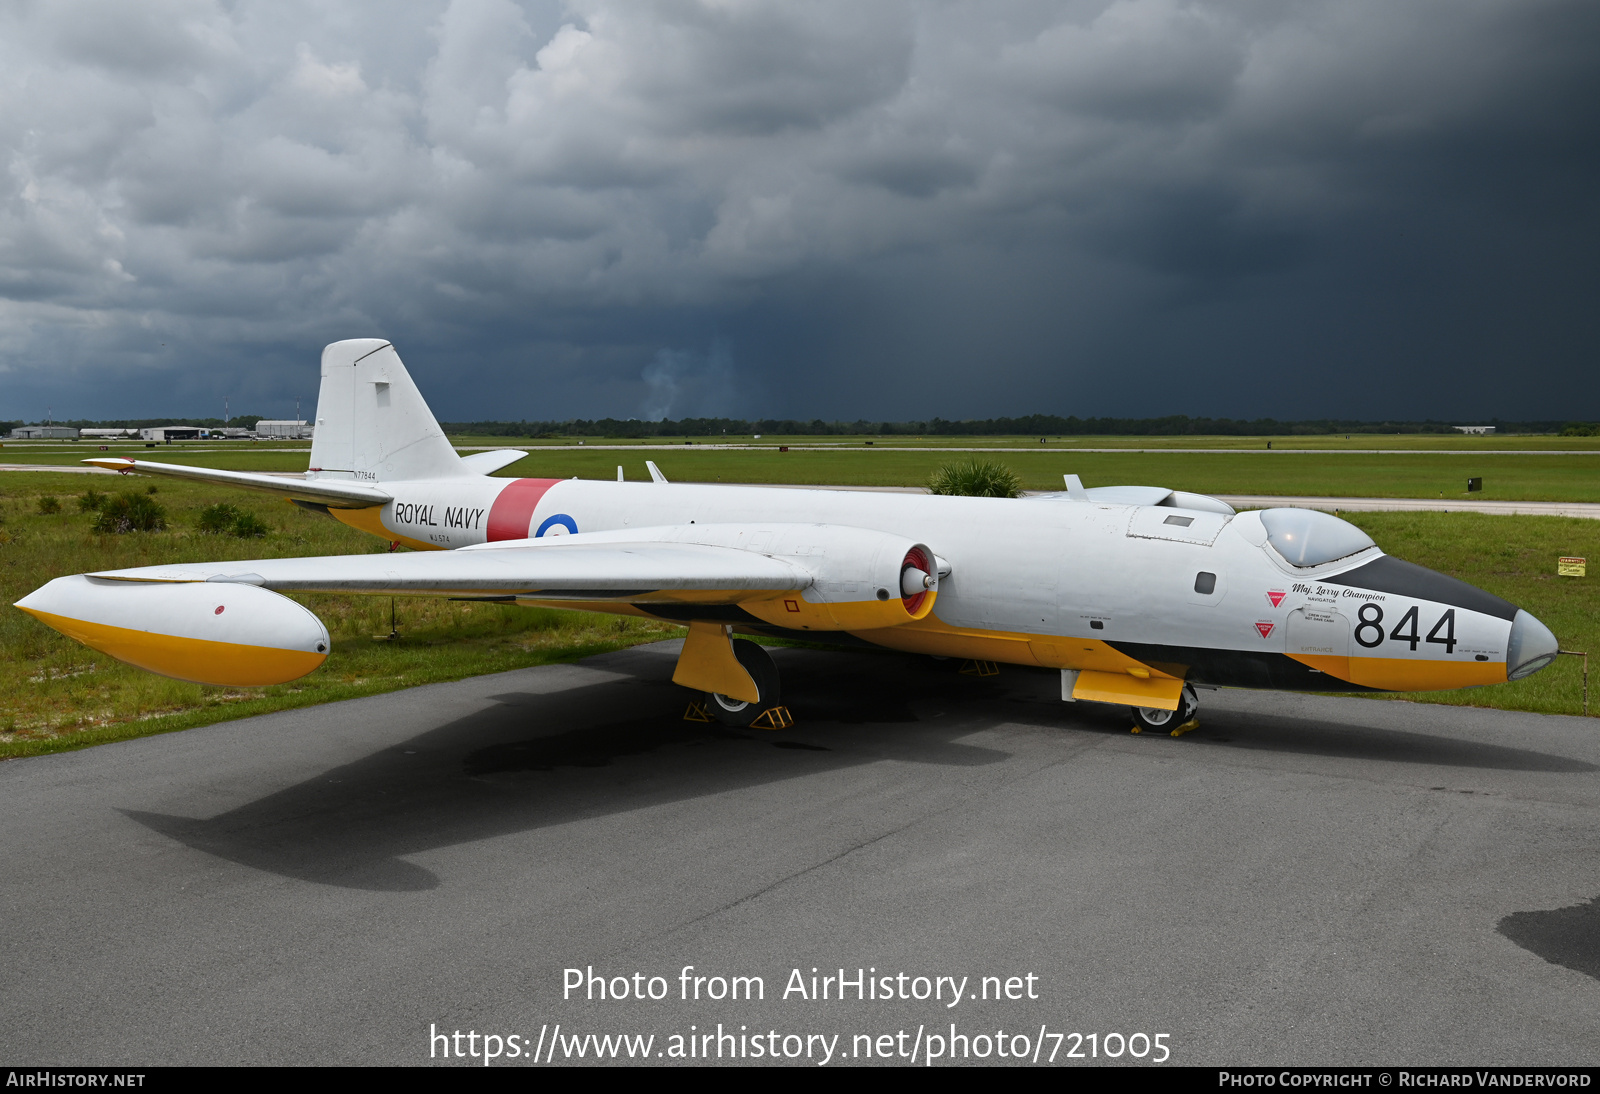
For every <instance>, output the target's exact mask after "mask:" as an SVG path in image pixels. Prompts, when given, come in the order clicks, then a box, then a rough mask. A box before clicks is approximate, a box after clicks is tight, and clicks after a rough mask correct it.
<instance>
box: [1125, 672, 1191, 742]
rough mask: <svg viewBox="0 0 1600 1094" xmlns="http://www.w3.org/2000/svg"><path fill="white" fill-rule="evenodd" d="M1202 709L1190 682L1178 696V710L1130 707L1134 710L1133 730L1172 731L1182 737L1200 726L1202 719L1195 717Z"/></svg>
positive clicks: (1139, 731)
mask: <svg viewBox="0 0 1600 1094" xmlns="http://www.w3.org/2000/svg"><path fill="white" fill-rule="evenodd" d="M1199 709H1200V700H1199V698H1198V697H1197V696H1196V695H1195V693H1194V688H1192V687H1190V686H1189V685H1188V684H1185V685H1183V691H1182V692H1181V693H1180V694H1179V696H1178V709H1177V710H1162V709H1161V708H1160V707H1130V708H1129V710H1131V711H1132V712H1133V731H1134V732H1135V733H1170V734H1171V735H1172V736H1174V737H1181V736H1183V735H1184V734H1185V733H1188V732H1189V731H1190V730H1191V729H1198V728H1200V720H1199V719H1198V718H1196V717H1195V714H1196V712H1198V711H1199Z"/></svg>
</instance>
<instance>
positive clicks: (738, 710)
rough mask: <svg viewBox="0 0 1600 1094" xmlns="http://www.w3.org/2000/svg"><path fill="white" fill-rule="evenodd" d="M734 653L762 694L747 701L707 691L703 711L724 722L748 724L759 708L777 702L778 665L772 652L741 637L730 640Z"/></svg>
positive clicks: (766, 708)
mask: <svg viewBox="0 0 1600 1094" xmlns="http://www.w3.org/2000/svg"><path fill="white" fill-rule="evenodd" d="M733 655H734V657H736V658H738V659H739V664H741V665H743V666H744V671H746V672H748V673H749V674H750V679H752V680H754V681H755V682H756V691H757V692H759V693H760V695H761V698H760V699H759V700H757V701H756V702H754V703H747V702H745V701H744V700H743V699H733V698H730V697H729V696H726V695H718V694H717V693H716V692H713V691H708V692H706V712H707V713H708V714H710V715H711V716H712V717H713V718H715V719H716V720H717V721H719V722H721V723H722V724H723V725H729V726H747V725H749V724H750V723H751V722H753V721H755V720H756V719H757V718H758V717H760V715H761V712H762V711H764V710H768V709H770V708H772V707H775V706H777V705H778V666H777V665H774V664H773V663H772V655H771V654H769V653H767V651H766V650H765V649H763V648H762V647H761V646H758V645H756V644H755V643H754V642H751V641H749V640H748V639H744V638H735V639H734V640H733Z"/></svg>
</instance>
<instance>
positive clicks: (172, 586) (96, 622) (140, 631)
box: [17, 574, 332, 687]
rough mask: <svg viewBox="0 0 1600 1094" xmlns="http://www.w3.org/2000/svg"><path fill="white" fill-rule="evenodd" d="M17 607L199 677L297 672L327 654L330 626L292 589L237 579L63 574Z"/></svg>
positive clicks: (88, 641)
mask: <svg viewBox="0 0 1600 1094" xmlns="http://www.w3.org/2000/svg"><path fill="white" fill-rule="evenodd" d="M17 607H19V608H21V609H22V610H23V611H25V612H27V613H28V614H29V615H31V616H34V617H35V618H36V619H38V620H40V621H41V622H43V623H45V624H46V625H48V626H50V627H53V628H55V629H56V630H58V631H60V632H61V633H62V634H64V635H66V636H67V637H68V638H73V639H76V640H77V641H79V642H82V643H83V644H84V645H86V646H90V647H92V648H94V649H97V650H99V651H100V652H101V653H104V654H108V655H110V656H112V657H115V658H116V659H117V660H118V661H125V662H127V663H128V664H130V665H134V666H137V667H138V668H141V669H146V670H148V671H150V672H155V673H159V674H161V675H162V676H170V677H172V678H174V679H176V680H188V681H191V682H193V683H196V684H222V685H227V686H231V687H259V686H262V685H265V684H284V683H288V682H289V681H290V680H298V679H299V678H300V677H302V676H304V675H305V674H306V673H308V672H310V671H312V670H313V669H315V668H316V667H317V666H319V665H321V664H322V662H323V661H325V660H327V657H328V650H329V649H330V647H331V645H332V643H331V642H330V641H329V638H328V629H327V628H326V627H324V626H323V625H322V621H321V620H320V619H318V618H317V617H316V616H315V615H312V614H311V612H310V611H308V610H307V609H306V608H303V607H301V606H300V605H299V604H297V603H295V602H294V601H293V600H290V599H289V598H288V597H286V596H281V595H279V594H278V593H274V592H270V591H268V590H266V589H260V588H257V587H255V586H254V585H245V584H240V583H238V582H231V581H196V582H183V583H168V582H141V581H108V580H105V579H103V578H93V577H85V576H83V575H81V574H79V575H76V576H73V577H58V578H56V579H55V580H54V581H52V582H50V583H49V584H48V585H45V586H44V587H43V588H40V589H36V590H34V591H33V592H32V593H29V594H28V595H27V596H25V597H24V598H22V599H21V600H19V601H17Z"/></svg>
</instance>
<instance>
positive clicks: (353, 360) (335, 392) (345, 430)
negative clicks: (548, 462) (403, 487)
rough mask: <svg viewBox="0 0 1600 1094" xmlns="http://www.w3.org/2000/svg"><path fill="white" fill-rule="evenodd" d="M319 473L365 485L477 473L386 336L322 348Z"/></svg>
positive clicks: (315, 456)
mask: <svg viewBox="0 0 1600 1094" xmlns="http://www.w3.org/2000/svg"><path fill="white" fill-rule="evenodd" d="M311 471H312V477H314V478H327V479H334V480H345V481H349V480H355V481H358V482H384V481H387V480H395V479H443V478H453V477H455V476H458V475H468V474H470V472H469V471H468V470H467V469H466V468H465V467H463V466H462V464H461V458H460V457H459V456H457V455H456V451H455V449H453V448H451V447H450V442H449V441H447V440H445V436H444V431H443V430H441V429H440V428H439V423H438V422H437V421H435V420H434V417H433V412H432V411H431V410H429V409H428V404H427V403H426V402H424V401H423V399H422V393H421V392H420V391H418V390H417V385H416V384H415V383H413V382H412V380H411V374H410V373H408V372H407V371H406V367H405V365H403V364H401V363H400V355H399V354H398V353H396V352H395V351H394V347H393V346H391V345H390V344H389V343H388V342H385V341H384V340H383V339H381V338H352V339H350V340H348V341H345V342H335V343H333V344H332V345H330V346H328V347H327V348H325V349H324V350H323V351H322V390H321V391H320V392H319V393H318V395H317V429H316V433H315V435H314V436H313V439H312V441H311Z"/></svg>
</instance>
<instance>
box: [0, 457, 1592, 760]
mask: <svg viewBox="0 0 1600 1094" xmlns="http://www.w3.org/2000/svg"><path fill="white" fill-rule="evenodd" d="M172 447H173V448H174V449H177V448H179V446H172ZM302 448H303V446H302ZM10 453H11V449H10V448H9V447H8V448H7V450H6V452H5V453H4V455H6V456H7V457H9V455H10ZM180 454H181V453H180V452H171V453H169V452H163V453H162V456H163V458H164V459H172V460H173V462H178V461H177V459H176V458H175V457H176V456H178V455H180ZM193 455H194V457H195V462H205V463H222V462H223V461H221V460H218V459H216V458H215V454H213V453H204V454H203V458H202V454H199V453H196V454H193ZM230 455H231V458H232V459H233V460H236V461H239V462H236V463H234V466H239V463H248V464H253V465H254V466H256V467H258V468H260V466H261V464H263V463H266V464H269V465H271V464H274V463H275V467H272V468H271V469H283V470H287V469H290V468H293V467H304V463H305V455H304V453H303V451H291V452H286V453H271V452H264V451H260V450H259V449H256V450H243V449H241V450H234V451H233V452H232V453H230ZM617 455H618V454H616V453H609V452H584V451H582V449H579V448H576V447H572V448H564V449H562V450H559V451H550V450H545V451H542V452H539V453H536V454H535V455H534V456H530V457H529V459H527V460H525V461H523V464H525V465H531V466H525V467H522V468H517V470H520V471H521V472H522V473H523V474H530V475H535V474H536V475H550V476H557V477H566V476H568V475H574V474H577V475H581V476H583V477H593V478H608V479H609V478H612V477H614V474H615V471H614V469H615V466H616V463H617V462H618V460H617ZM623 455H625V454H623ZM56 458H57V459H59V458H60V457H56ZM1493 458H1494V459H1499V460H1504V461H1507V462H1506V464H1505V466H1503V467H1502V468H1501V469H1500V471H1499V472H1498V473H1496V472H1490V471H1487V470H1484V469H1483V468H1484V466H1485V464H1484V462H1483V461H1476V460H1475V461H1473V473H1474V474H1484V475H1485V476H1486V485H1491V486H1492V485H1494V484H1495V483H1497V482H1499V481H1501V480H1503V481H1504V482H1506V483H1512V484H1516V485H1515V487H1514V489H1513V487H1511V486H1504V485H1502V487H1501V489H1500V490H1499V491H1495V490H1488V491H1485V493H1484V495H1483V496H1485V497H1491V498H1492V497H1497V496H1498V497H1505V496H1508V494H1511V496H1522V497H1539V496H1545V497H1552V496H1553V497H1557V498H1562V499H1574V498H1576V499H1579V500H1600V497H1597V496H1595V495H1596V491H1595V489H1594V488H1593V486H1592V485H1591V484H1592V482H1593V480H1594V478H1595V474H1596V472H1595V471H1590V470H1589V467H1590V466H1591V464H1590V461H1589V460H1588V459H1587V458H1586V457H1559V456H1527V457H1517V456H1497V457H1493ZM948 459H949V457H948V455H947V454H941V453H939V452H928V453H917V452H904V451H902V452H893V451H883V450H877V449H876V448H874V449H872V450H868V451H866V452H861V451H856V450H852V451H848V452H846V451H832V452H814V453H813V452H788V453H778V452H776V451H767V450H753V451H745V452H734V451H721V452H718V451H711V450H706V449H703V448H702V449H700V450H699V451H696V450H694V449H688V448H686V449H685V452H684V455H683V456H682V457H681V458H672V459H671V460H670V461H660V462H665V463H666V466H665V468H664V470H665V471H666V472H667V474H668V475H669V476H671V477H674V478H677V479H684V480H687V479H693V478H697V477H698V478H701V479H704V480H711V481H715V479H716V478H719V477H720V478H723V481H728V482H735V481H745V482H816V483H858V484H863V485H921V484H922V483H924V482H926V480H927V477H928V475H929V474H930V473H931V472H932V471H933V470H934V469H935V468H936V467H938V466H939V465H940V464H941V463H943V462H946V461H948ZM1485 459H1486V460H1487V459H1489V457H1485ZM1368 460H1370V461H1372V462H1371V463H1367V462H1364V461H1368ZM1097 461H1098V462H1097ZM624 462H625V463H626V462H628V461H624ZM632 462H636V463H639V464H640V465H641V466H640V467H639V468H637V470H638V471H639V472H640V473H639V474H638V475H635V476H630V477H634V478H641V479H642V478H644V475H643V468H642V460H634V461H632ZM1005 462H1006V463H1008V465H1010V466H1011V467H1013V468H1014V469H1016V470H1017V471H1018V472H1019V473H1020V474H1021V475H1022V477H1023V479H1024V482H1025V484H1027V485H1029V486H1032V487H1034V488H1039V487H1056V486H1059V483H1060V477H1059V476H1060V472H1061V471H1062V470H1071V471H1075V472H1077V473H1079V474H1081V475H1083V476H1084V477H1085V479H1086V481H1087V483H1088V484H1089V485H1107V484H1112V483H1130V482H1132V483H1139V482H1143V483H1159V484H1161V485H1166V486H1172V487H1177V488H1182V489H1190V490H1199V491H1202V492H1210V493H1271V492H1283V493H1300V492H1303V493H1308V494H1355V495H1359V494H1369V495H1371V494H1378V495H1400V496H1406V494H1407V492H1408V491H1410V492H1411V496H1419V495H1420V496H1428V495H1427V494H1426V493H1425V491H1426V490H1427V489H1431V488H1432V487H1433V486H1434V485H1435V484H1436V480H1437V485H1438V486H1440V487H1441V492H1442V488H1443V487H1444V486H1445V485H1446V483H1445V481H1444V479H1443V478H1442V477H1441V476H1442V475H1443V473H1444V470H1450V471H1451V475H1452V477H1451V478H1450V480H1449V481H1450V483H1451V484H1453V483H1454V482H1455V481H1456V480H1457V479H1459V478H1461V477H1463V474H1462V469H1463V466H1464V465H1463V462H1462V461H1461V460H1460V458H1459V457H1454V456H1427V455H1415V456H1403V457H1389V458H1380V457H1362V456H1350V455H1341V456H1337V457H1332V458H1319V457H1315V456H1306V457H1298V456H1296V457H1288V456H1284V455H1280V454H1277V453H1274V455H1272V456H1268V457H1257V456H1253V455H1243V454H1225V453H1209V454H1208V453H1197V454H1195V455H1193V456H1189V455H1178V456H1172V455H1158V454H1147V453H1127V454H1120V453H1115V454H1091V453H1083V454H1080V455H1079V456H1077V457H1071V458H1068V457H1064V456H1063V454H1062V453H1059V452H1053V453H1033V452H1031V451H1026V450H1024V451H1023V452H1019V453H1018V455H1017V456H1016V457H1015V458H1013V457H1006V458H1005ZM1357 464H1359V466H1360V469H1361V474H1360V477H1359V482H1353V481H1351V480H1349V479H1341V478H1340V477H1339V473H1340V472H1341V471H1344V470H1346V469H1349V468H1351V467H1353V466H1356V465H1357ZM1441 468H1442V469H1441ZM1596 468H1597V471H1600V465H1596ZM262 469H266V468H262ZM696 472H698V473H699V474H696ZM1408 476H1409V477H1408ZM151 483H154V484H156V485H157V488H158V491H159V493H158V494H157V495H155V497H156V499H157V500H158V501H159V502H160V503H161V504H162V505H163V506H164V507H165V508H166V510H167V514H168V523H169V527H168V528H167V529H166V530H164V531H159V532H146V533H137V532H136V533H129V534H126V535H97V534H95V533H94V532H93V531H92V529H91V525H92V522H93V520H94V518H95V516H96V513H95V511H94V510H93V509H89V510H81V509H80V507H79V505H78V503H77V498H78V497H79V496H80V495H82V494H83V493H84V492H85V491H87V490H89V489H91V488H93V489H97V490H100V491H103V492H104V491H109V492H111V493H112V494H113V495H115V493H117V492H119V491H121V490H126V489H130V488H132V487H133V485H134V484H138V485H139V487H141V488H142V487H144V486H147V485H149V484H151ZM1274 486H1276V487H1278V488H1279V489H1278V490H1277V491H1274V490H1273V489H1271V488H1272V487H1274ZM1361 486H1365V487H1366V488H1365V489H1360V488H1356V487H1361ZM1518 492H1520V495H1519V493H1518ZM45 496H50V497H56V498H58V499H59V501H60V502H61V505H60V512H57V513H53V514H42V513H40V512H39V507H38V501H39V498H41V497H45ZM219 501H225V502H226V503H227V504H229V505H232V506H234V507H235V508H236V509H237V510H238V511H239V512H240V513H241V514H244V515H248V516H250V517H251V518H253V519H255V520H259V521H261V522H263V523H264V524H265V525H267V527H268V534H267V535H266V536H265V537H264V538H261V539H239V538H236V537H234V536H231V535H214V534H212V535H208V534H204V533H202V532H200V531H199V530H198V527H197V526H198V523H199V518H200V514H201V511H202V510H203V509H204V508H205V507H207V506H209V505H213V504H215V503H217V502H219ZM1347 519H1350V520H1351V521H1353V522H1355V523H1357V524H1359V525H1361V526H1362V527H1363V528H1365V529H1367V531H1368V532H1369V533H1370V534H1371V535H1372V536H1373V538H1374V539H1376V540H1377V541H1378V543H1379V544H1380V545H1382V546H1383V547H1384V549H1385V550H1387V551H1388V552H1389V553H1391V554H1394V555H1396V556H1398V557H1400V558H1405V559H1409V560H1411V561H1413V562H1417V563H1420V564H1422V565H1424V566H1428V567H1430V568H1433V569H1437V570H1441V571H1443V572H1445V573H1450V574H1453V575H1455V576H1457V577H1460V578H1462V579H1463V580H1465V581H1468V582H1470V583H1472V584H1474V585H1477V586H1479V587H1481V588H1484V589H1487V590H1489V591H1491V592H1495V593H1498V594H1499V595H1501V596H1504V597H1506V598H1507V599H1509V600H1511V601H1513V602H1514V603H1517V604H1520V605H1521V606H1523V607H1525V608H1527V609H1528V610H1529V611H1531V612H1533V614H1535V615H1536V616H1538V617H1539V618H1540V619H1542V620H1544V621H1545V623H1546V624H1548V625H1549V626H1550V627H1551V629H1552V630H1554V631H1555V633H1556V634H1557V636H1558V637H1559V638H1560V639H1561V641H1562V645H1563V648H1567V649H1578V650H1589V651H1592V652H1595V653H1596V654H1597V656H1600V595H1597V594H1596V592H1595V591H1594V589H1595V585H1594V584H1593V582H1594V581H1595V580H1596V579H1593V578H1585V579H1569V578H1558V577H1557V576H1556V575H1555V560H1556V558H1557V557H1558V556H1561V555H1582V556H1585V557H1589V558H1593V559H1595V560H1596V562H1597V564H1600V522H1597V521H1589V520H1574V519H1566V518H1555V517H1500V516H1485V515H1480V514H1472V513H1360V514H1347ZM384 549H385V548H384V545H383V544H382V543H380V542H379V541H377V540H375V539H373V538H372V537H369V536H366V535H363V534H361V533H359V532H356V531H354V530H352V529H349V528H346V527H344V526H343V525H340V524H337V523H335V522H333V521H330V520H328V519H327V518H324V517H320V516H316V515H314V514H311V513H308V512H306V511H304V510H300V509H295V508H292V507H290V506H288V505H286V504H284V503H282V502H278V501H274V500H272V499H270V498H268V497H265V496H255V495H250V494H246V493H243V492H236V491H230V490H226V489H222V488H217V487H209V486H204V485H201V484H191V483H183V482H177V481H174V480H155V479H149V478H129V479H123V480H112V479H110V478H107V477H104V476H91V475H82V474H63V473H51V472H0V594H3V595H4V596H5V603H6V604H9V603H10V602H12V601H15V600H16V599H18V598H20V597H21V596H23V595H25V594H26V593H28V592H30V591H32V590H33V589H35V588H37V587H38V586H40V585H43V584H44V583H45V582H46V581H48V580H50V579H51V578H54V577H58V576H60V575H62V574H70V573H82V572H84V571H88V570H96V569H107V568H113V567H125V566H138V565H149V564H154V563H158V562H183V561H207V560H209V561H219V560H230V559H244V558H259V557H276V556H288V555H323V554H346V553H376V552H381V551H383V550H384ZM300 599H302V600H303V602H304V603H306V604H307V605H308V606H310V607H311V608H312V610H313V611H315V612H317V614H318V615H319V616H320V617H321V618H322V619H323V621H324V622H325V623H326V624H327V626H328V629H329V631H330V633H331V634H332V635H333V638H334V646H333V653H332V655H331V656H330V657H329V659H328V662H327V664H326V665H325V666H324V667H323V668H322V669H320V670H318V671H317V672H315V673H313V674H312V675H311V676H309V677H307V678H305V679H303V680H300V681H296V682H294V683H291V684H285V685H280V686H277V687H271V688H216V687H206V686H202V685H197V684H185V683H181V682H178V681H174V680H167V679H165V678H163V677H158V676H153V675H151V674H149V673H145V672H142V671H140V670H138V669H134V668H131V667H129V666H126V665H123V664H121V663H119V662H116V661H114V660H112V659H110V658H107V657H104V656H102V655H100V654H98V653H95V652H94V651H92V650H89V649H87V648H85V647H83V646H81V645H79V644H78V643H76V642H73V641H71V640H70V639H67V638H65V637H63V636H61V635H59V634H57V633H56V632H54V631H52V630H50V629H49V628H47V627H45V626H43V625H42V624H39V623H37V622H36V621H34V620H32V619H30V618H29V617H27V616H26V615H24V614H23V613H21V612H17V611H13V610H3V609H0V648H3V649H4V650H5V651H6V657H5V659H4V661H3V663H0V758H5V757H10V756H21V755H31V754H37V753H41V752H51V751H59V750H62V749H69V748H78V747H83V746H85V745H89V744H98V743H102V742H104V741H110V740H121V739H125V738H128V737H135V736H143V735H147V734H151V733H161V732H168V731H171V730H175V729H184V728H187V727H189V726H194V725H202V724H207V723H210V722H215V721H220V720H224V719H228V718H235V717H243V716H246V715H251V714H259V713H265V712H268V711H273V710H284V709H290V708H293V707H300V706H307V705H311V704H314V703H322V702H329V701H333V700H337V699H345V698H353V697H356V696H361V695H371V694H376V693H378V692H382V691H389V690H393V689H396V688H404V687H412V686H415V685H418V684H424V683H432V682H436V681H443V680H455V679H460V678H462V677H466V676H472V675H477V674H481V673H486V672H498V671H503V670H508V669H512V668H518V667H525V666H528V665H537V664H543V663H546V662H549V661H555V660H569V659H572V658H577V657H582V656H587V655H589V654H591V653H596V652H600V651H603V650H610V649H617V648H621V647H624V646H627V645H631V644H634V643H637V642H641V641H649V640H653V639H657V638H663V637H671V636H674V635H676V634H679V633H681V632H680V631H679V630H678V629H677V628H675V627H673V626H671V625H668V624H661V623H655V622H651V621H646V620H637V619H631V618H625V617H615V616H604V615H588V614H583V613H574V612H555V611H546V610H532V609H526V608H517V607H514V606H506V605H497V604H463V603H456V602H451V601H442V600H422V599H416V600H407V599H402V600H400V601H399V607H398V618H399V623H400V630H401V633H402V635H403V636H404V637H403V639H402V640H401V641H400V642H398V643H389V642H385V641H379V640H376V639H375V637H374V636H376V635H383V634H387V633H388V630H389V601H388V600H387V599H383V598H365V597H328V596H311V597H303V598H300ZM1597 668H1600V665H1597ZM1579 672H1580V666H1579V663H1578V661H1577V659H1576V658H1562V659H1561V660H1560V661H1558V662H1557V664H1556V665H1555V666H1554V667H1553V668H1550V669H1547V670H1545V671H1544V672H1542V673H1539V674H1537V675H1535V676H1534V677H1532V678H1530V679H1529V680H1526V681H1520V682H1518V683H1515V684H1507V685H1502V686H1499V687H1493V688H1483V689H1473V690H1467V691H1460V692H1442V693H1430V694H1424V695H1417V696H1406V698H1415V699H1418V700H1419V701H1423V702H1435V703H1453V704H1466V705H1476V706H1486V707H1497V708H1502V709H1514V710H1532V711H1539V712H1544V713H1564V714H1574V713H1578V712H1579V711H1580V709H1581V698H1580V685H1579ZM1597 683H1600V681H1597Z"/></svg>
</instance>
